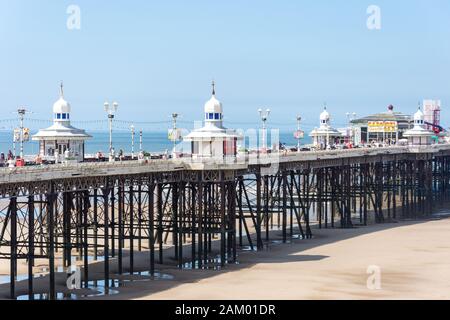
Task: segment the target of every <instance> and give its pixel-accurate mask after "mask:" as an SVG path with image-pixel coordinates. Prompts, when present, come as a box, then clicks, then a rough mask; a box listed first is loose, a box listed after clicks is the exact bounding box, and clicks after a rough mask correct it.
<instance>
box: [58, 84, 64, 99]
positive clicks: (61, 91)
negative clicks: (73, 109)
mask: <svg viewBox="0 0 450 320" xmlns="http://www.w3.org/2000/svg"><path fill="white" fill-rule="evenodd" d="M59 95H60V96H61V98H62V97H64V83H63V81H62V80H61V84H60V91H59Z"/></svg>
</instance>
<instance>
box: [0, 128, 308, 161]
mask: <svg viewBox="0 0 450 320" xmlns="http://www.w3.org/2000/svg"><path fill="white" fill-rule="evenodd" d="M36 133H37V131H32V132H31V136H32V135H34V134H36ZM88 133H89V134H90V135H92V139H90V140H88V141H86V144H85V154H86V155H94V154H95V153H97V152H99V151H100V152H103V153H105V154H106V153H108V151H109V132H108V131H88ZM12 137H13V133H12V131H9V130H1V131H0V152H3V153H5V154H7V153H8V151H9V150H11V151H13V142H12ZM142 137H143V138H142V146H143V150H144V151H146V152H151V153H160V152H165V150H172V148H173V142H172V141H170V140H169V139H168V134H167V131H144V132H143V135H142ZM269 139H270V138H269ZM279 140H280V142H281V143H283V144H286V145H287V146H289V147H291V146H292V147H294V146H297V140H296V139H295V138H294V136H293V132H288V131H280V139H279ZM246 141H247V142H246V145H247V146H248V139H246ZM310 142H311V140H310V138H309V137H308V136H306V137H305V139H303V140H302V144H309V143H310ZM113 146H114V148H115V150H116V152H119V150H123V151H124V153H131V133H130V132H127V131H116V132H113ZM179 147H182V148H183V149H184V152H186V150H190V144H189V143H181V145H180V146H179ZM19 150H20V144H19V143H17V144H16V154H19V152H20V151H19ZM134 150H135V152H136V153H137V152H139V132H136V135H135V146H134ZM38 152H39V144H38V142H37V141H31V140H30V141H28V142H25V143H24V153H25V155H27V156H30V155H36V154H38Z"/></svg>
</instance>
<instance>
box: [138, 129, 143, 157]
mask: <svg viewBox="0 0 450 320" xmlns="http://www.w3.org/2000/svg"><path fill="white" fill-rule="evenodd" d="M142 135H143V134H142V130H140V131H139V153H142Z"/></svg>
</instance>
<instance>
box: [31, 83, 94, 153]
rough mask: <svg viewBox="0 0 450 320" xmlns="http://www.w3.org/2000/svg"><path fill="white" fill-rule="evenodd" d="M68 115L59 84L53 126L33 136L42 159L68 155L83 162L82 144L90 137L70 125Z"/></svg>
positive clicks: (69, 107) (69, 109) (67, 108)
mask: <svg viewBox="0 0 450 320" xmlns="http://www.w3.org/2000/svg"><path fill="white" fill-rule="evenodd" d="M70 113H71V106H70V104H69V103H68V102H67V101H66V100H65V99H64V88H63V84H62V83H61V91H60V97H59V99H58V101H56V102H55V103H54V104H53V125H52V126H51V127H49V128H47V129H42V130H40V131H39V132H38V133H37V134H36V135H34V136H33V140H34V141H39V154H40V156H41V157H43V158H44V159H48V158H54V157H55V156H56V155H59V156H64V155H67V154H69V156H70V158H71V159H74V160H77V161H83V160H84V143H85V141H86V140H88V139H90V138H92V136H90V135H88V134H87V133H86V132H85V131H84V130H81V129H77V128H75V127H73V126H72V125H71V124H70Z"/></svg>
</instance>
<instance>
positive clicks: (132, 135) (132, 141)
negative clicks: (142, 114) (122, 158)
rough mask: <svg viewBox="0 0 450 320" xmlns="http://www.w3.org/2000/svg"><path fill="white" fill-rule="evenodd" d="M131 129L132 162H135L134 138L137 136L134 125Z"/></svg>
mask: <svg viewBox="0 0 450 320" xmlns="http://www.w3.org/2000/svg"><path fill="white" fill-rule="evenodd" d="M130 129H131V160H134V137H135V135H136V132H135V127H134V125H131V126H130Z"/></svg>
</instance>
